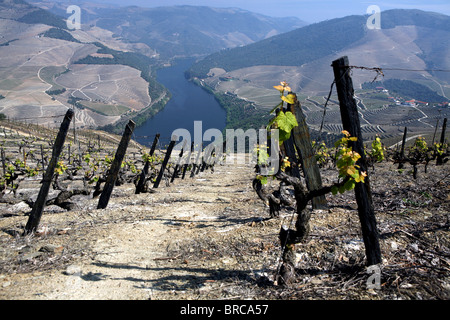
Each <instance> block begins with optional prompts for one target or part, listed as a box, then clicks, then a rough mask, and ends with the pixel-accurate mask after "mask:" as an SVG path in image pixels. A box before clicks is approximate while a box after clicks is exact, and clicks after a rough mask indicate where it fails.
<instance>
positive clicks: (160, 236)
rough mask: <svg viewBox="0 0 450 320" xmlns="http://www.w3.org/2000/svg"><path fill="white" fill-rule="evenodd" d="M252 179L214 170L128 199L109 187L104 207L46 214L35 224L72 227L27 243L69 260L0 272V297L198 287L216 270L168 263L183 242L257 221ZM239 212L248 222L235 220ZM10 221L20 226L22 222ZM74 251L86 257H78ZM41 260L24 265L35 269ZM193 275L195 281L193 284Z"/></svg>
mask: <svg viewBox="0 0 450 320" xmlns="http://www.w3.org/2000/svg"><path fill="white" fill-rule="evenodd" d="M252 174H253V172H252V168H251V166H250V165H237V166H227V165H225V166H216V167H215V172H214V173H211V172H209V171H208V172H203V173H201V174H200V175H198V176H196V177H194V178H187V179H185V180H184V181H183V180H176V181H175V183H174V184H172V185H170V186H169V187H167V186H163V187H161V188H160V189H158V190H157V191H156V193H153V194H141V195H134V194H133V189H132V188H131V186H130V185H128V186H126V187H124V188H119V189H117V190H116V189H115V190H114V193H113V198H112V199H111V201H110V203H109V206H108V208H107V209H106V210H92V208H94V207H95V201H93V200H92V201H89V202H87V203H84V204H83V205H82V206H83V208H81V209H82V210H77V211H74V212H70V213H64V212H63V213H55V214H50V213H45V214H44V217H43V220H42V222H41V226H43V227H45V228H48V229H50V230H53V231H56V230H59V231H61V230H63V232H62V233H64V231H65V229H66V228H67V227H69V228H71V229H69V230H68V231H67V234H65V235H59V236H58V235H54V234H53V235H47V236H43V237H37V238H33V239H29V241H28V246H30V247H32V249H31V251H34V252H36V251H37V250H36V249H40V248H42V247H43V246H45V245H49V244H50V245H53V246H57V247H61V249H62V252H60V253H58V254H53V255H49V257H48V258H49V259H54V260H58V259H63V258H62V257H63V256H64V255H66V256H71V259H67V260H71V261H70V262H69V261H68V262H66V263H63V264H61V266H60V267H59V268H56V269H51V270H48V271H44V272H40V271H39V270H36V271H35V272H31V273H16V274H11V275H7V276H5V275H0V299H164V298H167V297H168V296H173V295H174V293H175V291H177V290H174V289H175V287H177V288H179V287H185V288H186V289H191V290H196V289H198V288H199V287H201V286H203V284H204V283H207V282H205V281H206V280H207V279H203V278H204V277H205V273H208V272H210V273H212V274H213V273H214V272H215V267H217V265H216V264H215V263H214V262H211V261H208V262H207V263H206V262H205V263H204V265H202V264H198V262H199V261H189V260H188V259H186V258H185V259H182V260H181V263H182V264H184V265H185V266H186V269H187V270H183V268H178V267H177V268H174V269H172V268H170V267H168V265H169V266H170V265H171V264H173V261H176V260H177V262H180V261H178V260H180V257H179V256H176V255H175V254H174V253H173V252H176V251H177V250H179V249H180V246H181V244H182V243H183V242H185V241H186V240H188V241H190V240H195V239H196V238H200V239H206V238H208V237H220V236H221V235H226V234H227V233H230V232H236V231H237V230H238V229H239V228H240V227H242V226H245V225H248V223H250V222H251V221H253V220H256V221H258V220H260V218H259V216H260V214H263V211H264V208H263V206H262V204H261V201H259V200H258V199H257V197H256V195H255V193H254V192H253V189H252V188H251V177H252ZM119 194H120V197H114V196H115V195H117V196H118V195H119ZM249 204H250V205H249ZM242 210H244V212H245V210H247V211H248V217H241V216H239V215H237V216H235V213H239V212H242ZM15 220H16V221H14V222H15V223H16V224H17V223H25V222H26V220H24V217H20V218H19V217H17V218H15ZM60 233H61V232H60ZM18 242H21V241H19V240H18ZM17 245H18V246H19V247H18V248H20V246H25V248H27V245H26V244H25V243H20V244H19V243H17ZM202 250H206V251H208V250H209V248H202ZM21 251H24V250H23V248H22V249H19V255H20V254H21V253H20V252H21ZM25 251H26V250H25ZM57 251H58V250H56V251H55V252H57ZM37 252H40V251H37ZM75 252H77V253H78V255H80V254H81V255H82V256H84V257H80V258H78V259H76V258H75V256H76V255H77V254H74V253H75ZM39 258H42V256H40V257H37V258H36V260H34V262H33V259H30V261H28V263H30V262H31V263H35V264H39V262H37V261H38V260H39ZM64 260H65V259H64ZM232 262H233V261H218V262H217V263H218V264H224V265H226V264H227V263H232ZM194 265H195V266H196V268H197V267H198V271H197V272H195V271H194V272H193V271H192V270H193V268H192V267H193V266H194ZM208 266H209V267H211V268H212V269H208V268H209V267H208ZM205 267H206V269H204V268H205ZM43 269H45V267H44V268H43ZM188 274H189V276H188ZM199 274H200V276H199ZM196 277H199V279H200V280H198V281H194V282H195V283H196V284H195V285H194V284H193V283H192V281H191V279H193V278H196ZM164 279H166V280H164ZM182 291H184V292H185V293H186V290H182ZM188 291H189V290H188ZM177 294H179V292H177ZM188 294H192V292H190V293H188Z"/></svg>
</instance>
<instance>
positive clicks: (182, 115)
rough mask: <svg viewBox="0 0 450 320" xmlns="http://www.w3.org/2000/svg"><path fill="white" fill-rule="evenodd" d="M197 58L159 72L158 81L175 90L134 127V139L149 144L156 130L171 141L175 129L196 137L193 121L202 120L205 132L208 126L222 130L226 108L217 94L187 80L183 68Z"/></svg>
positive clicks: (165, 139)
mask: <svg viewBox="0 0 450 320" xmlns="http://www.w3.org/2000/svg"><path fill="white" fill-rule="evenodd" d="M193 62H194V59H183V60H176V61H175V62H174V64H173V65H172V66H171V67H168V68H163V69H160V70H158V72H157V78H156V79H157V81H158V82H160V83H162V84H163V85H164V86H165V87H166V88H167V89H168V90H169V91H170V93H171V94H172V98H171V99H170V101H169V102H168V103H167V104H166V106H165V107H164V109H163V110H162V111H160V112H158V113H157V114H156V115H155V116H154V117H152V118H150V119H148V120H147V121H146V122H145V123H144V124H143V125H142V126H139V127H138V128H136V129H135V131H134V135H135V140H136V141H137V142H139V143H140V144H142V145H146V146H149V145H151V144H152V142H153V139H154V137H155V135H156V134H157V133H159V134H160V135H161V142H162V143H163V144H168V142H169V141H170V137H171V136H172V133H173V131H174V130H176V129H186V130H188V131H189V132H190V133H191V137H192V138H193V137H194V121H202V131H203V132H202V133H201V134H202V135H203V133H204V132H205V131H206V130H208V129H219V130H220V131H222V130H223V129H224V128H225V124H226V112H225V109H223V108H222V107H221V106H220V104H219V103H218V102H217V101H216V99H215V98H214V96H213V95H212V94H210V93H208V92H206V91H205V90H203V89H202V88H200V87H199V86H197V85H196V84H194V83H192V82H190V81H188V80H187V79H186V78H185V76H184V72H185V71H186V70H188V69H189V67H190V66H191V65H192V63H193Z"/></svg>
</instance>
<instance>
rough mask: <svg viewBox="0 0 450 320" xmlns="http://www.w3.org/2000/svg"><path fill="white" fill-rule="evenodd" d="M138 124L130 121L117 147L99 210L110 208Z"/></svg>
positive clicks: (98, 206)
mask: <svg viewBox="0 0 450 320" xmlns="http://www.w3.org/2000/svg"><path fill="white" fill-rule="evenodd" d="M135 126H136V124H135V123H134V122H133V121H132V120H130V121H128V124H127V126H126V127H125V131H124V133H123V136H122V139H121V140H120V143H119V146H118V147H117V151H116V155H115V156H114V160H113V162H112V164H111V167H110V168H109V170H108V177H107V178H106V182H105V186H104V188H103V192H102V194H101V195H100V199H99V200H98V205H97V209H105V208H106V207H107V206H108V202H109V198H110V197H111V193H112V191H113V189H114V185H115V184H116V180H117V176H118V175H119V170H120V167H121V165H122V161H123V158H124V157H125V153H126V152H127V148H128V144H129V143H130V140H131V135H132V134H133V131H134V127H135Z"/></svg>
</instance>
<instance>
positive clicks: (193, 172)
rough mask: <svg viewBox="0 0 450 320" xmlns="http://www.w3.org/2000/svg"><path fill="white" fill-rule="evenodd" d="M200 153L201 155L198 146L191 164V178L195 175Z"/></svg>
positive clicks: (200, 149)
mask: <svg viewBox="0 0 450 320" xmlns="http://www.w3.org/2000/svg"><path fill="white" fill-rule="evenodd" d="M201 155H202V148H201V147H199V148H198V153H197V157H196V158H195V162H194V164H193V165H192V171H191V176H190V177H191V178H193V177H194V176H195V175H196V171H197V167H198V166H199V162H200V157H201Z"/></svg>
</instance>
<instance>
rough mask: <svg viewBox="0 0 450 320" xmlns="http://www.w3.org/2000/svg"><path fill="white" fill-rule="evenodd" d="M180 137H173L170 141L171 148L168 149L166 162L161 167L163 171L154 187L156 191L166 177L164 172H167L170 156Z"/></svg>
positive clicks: (160, 171) (160, 172)
mask: <svg viewBox="0 0 450 320" xmlns="http://www.w3.org/2000/svg"><path fill="white" fill-rule="evenodd" d="M177 140H178V137H177V136H172V140H171V141H170V144H169V147H168V148H167V152H166V156H165V158H164V161H163V163H162V165H161V169H160V170H159V174H158V178H156V181H155V183H154V185H153V188H154V189H156V188H158V187H159V184H160V182H161V179H162V177H163V175H164V170H166V167H167V164H168V163H169V160H170V156H171V155H172V150H173V147H174V146H175V143H176V142H177Z"/></svg>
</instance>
